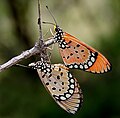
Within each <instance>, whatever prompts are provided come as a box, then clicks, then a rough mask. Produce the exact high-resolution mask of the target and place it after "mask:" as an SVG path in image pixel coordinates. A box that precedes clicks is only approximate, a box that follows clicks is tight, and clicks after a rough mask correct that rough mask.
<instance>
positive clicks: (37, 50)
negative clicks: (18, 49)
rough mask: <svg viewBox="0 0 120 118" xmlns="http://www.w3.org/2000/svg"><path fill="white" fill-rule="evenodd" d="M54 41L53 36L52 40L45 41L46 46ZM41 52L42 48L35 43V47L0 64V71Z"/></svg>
mask: <svg viewBox="0 0 120 118" xmlns="http://www.w3.org/2000/svg"><path fill="white" fill-rule="evenodd" d="M53 43H55V39H52V38H51V39H50V40H48V41H46V42H45V46H46V47H48V46H50V45H51V44H53ZM39 53H41V50H40V48H38V47H37V45H35V46H34V47H33V48H31V49H29V50H26V51H24V52H22V53H21V54H20V55H18V56H16V57H13V58H12V59H10V60H9V61H8V62H6V63H4V64H2V65H0V72H2V71H4V70H6V69H8V68H10V67H11V66H13V65H16V64H17V63H19V62H21V61H22V60H24V59H27V58H29V57H31V56H33V55H36V54H39Z"/></svg>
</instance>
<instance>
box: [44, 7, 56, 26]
mask: <svg viewBox="0 0 120 118" xmlns="http://www.w3.org/2000/svg"><path fill="white" fill-rule="evenodd" d="M46 8H47V10H48V12H49V13H50V15H51V16H52V18H53V20H54V22H55V25H57V21H56V20H55V17H54V16H53V14H52V12H51V11H50V9H49V8H48V6H46ZM49 24H50V23H49ZM51 24H53V23H51Z"/></svg>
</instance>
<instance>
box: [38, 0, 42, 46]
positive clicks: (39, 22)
mask: <svg viewBox="0 0 120 118" xmlns="http://www.w3.org/2000/svg"><path fill="white" fill-rule="evenodd" d="M38 16H39V17H38V25H39V33H40V38H39V45H40V46H41V45H42V44H43V37H42V27H41V11H40V1H39V0H38Z"/></svg>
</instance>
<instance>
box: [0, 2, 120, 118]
mask: <svg viewBox="0 0 120 118" xmlns="http://www.w3.org/2000/svg"><path fill="white" fill-rule="evenodd" d="M41 4H42V5H41V9H42V20H43V21H49V22H53V19H52V18H51V16H50V15H49V13H48V11H47V10H46V8H45V6H46V5H48V6H49V8H50V9H51V11H52V13H53V14H54V16H55V18H56V20H57V22H58V24H59V25H60V26H61V27H62V28H63V30H64V31H66V32H68V33H70V34H72V35H73V36H75V37H77V38H79V39H80V40H82V41H84V42H86V43H87V44H89V45H91V46H93V47H95V48H96V49H97V50H99V51H100V52H101V53H102V54H103V55H105V56H106V57H107V58H108V59H109V60H110V62H111V63H112V67H113V69H112V71H111V72H109V73H106V74H100V75H97V74H91V73H87V72H83V71H80V70H71V72H72V74H73V75H74V76H75V77H76V78H77V79H78V81H79V83H80V86H81V88H82V90H83V94H84V104H83V106H82V108H81V109H80V110H79V111H78V112H77V113H76V114H75V115H70V114H68V113H67V112H65V111H64V110H62V109H61V108H60V107H59V106H58V105H57V104H56V103H55V102H54V100H53V99H52V98H51V96H50V95H49V94H48V93H47V91H46V90H45V88H44V87H43V85H42V83H41V81H40V80H39V77H38V75H37V72H36V71H35V70H30V69H26V68H21V67H11V68H9V69H8V70H6V71H3V72H1V73H0V118H43V117H44V118H48V117H49V118H62V117H64V118H88V117H90V118H120V22H119V21H120V1H119V0H60V1H57V0H44V1H43V0H42V1H41ZM37 18H38V9H37V0H12V1H11V0H0V64H2V63H4V62H6V61H7V60H9V59H11V58H12V57H14V56H16V55H19V54H20V53H21V52H22V51H24V50H26V49H29V48H31V47H32V46H34V43H35V41H36V40H38V37H39V31H38V25H37ZM42 28H43V34H46V32H47V31H48V33H47V34H46V35H45V36H44V38H45V39H46V38H47V37H49V36H51V34H50V33H49V28H52V29H53V26H51V25H44V24H43V25H42ZM35 59H36V57H35V56H34V57H31V58H30V59H27V60H24V61H22V62H21V63H22V64H24V65H28V64H29V63H31V62H33V61H35ZM51 61H52V63H63V62H62V60H61V58H60V55H59V51H58V47H57V45H55V46H54V49H53V51H52V57H51Z"/></svg>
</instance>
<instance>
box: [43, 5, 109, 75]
mask: <svg viewBox="0 0 120 118" xmlns="http://www.w3.org/2000/svg"><path fill="white" fill-rule="evenodd" d="M46 8H47V9H48V6H46ZM48 11H49V13H50V14H51V16H52V18H53V20H54V22H55V23H50V22H43V23H46V24H52V25H54V27H55V28H54V31H55V34H54V36H53V38H54V39H55V42H57V43H58V44H59V50H60V54H61V56H62V59H63V61H64V63H65V65H66V66H67V67H68V68H72V69H81V70H84V71H88V72H92V73H105V72H108V71H110V70H111V64H110V62H109V61H108V60H107V59H106V58H105V57H104V56H103V55H102V54H101V53H100V52H98V51H97V50H95V49H94V48H92V47H91V46H89V45H87V44H85V43H84V42H82V41H80V40H79V39H77V38H75V37H74V36H72V35H70V34H68V33H66V32H63V30H62V29H61V28H60V27H59V26H58V25H57V22H56V20H55V18H54V16H53V15H52V13H51V11H50V10H49V9H48Z"/></svg>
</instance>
